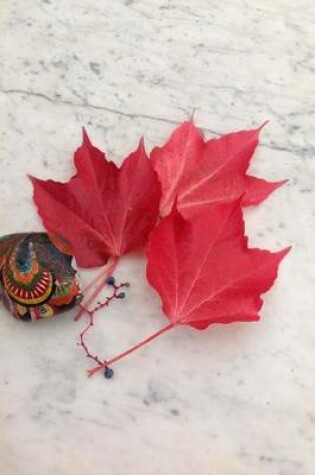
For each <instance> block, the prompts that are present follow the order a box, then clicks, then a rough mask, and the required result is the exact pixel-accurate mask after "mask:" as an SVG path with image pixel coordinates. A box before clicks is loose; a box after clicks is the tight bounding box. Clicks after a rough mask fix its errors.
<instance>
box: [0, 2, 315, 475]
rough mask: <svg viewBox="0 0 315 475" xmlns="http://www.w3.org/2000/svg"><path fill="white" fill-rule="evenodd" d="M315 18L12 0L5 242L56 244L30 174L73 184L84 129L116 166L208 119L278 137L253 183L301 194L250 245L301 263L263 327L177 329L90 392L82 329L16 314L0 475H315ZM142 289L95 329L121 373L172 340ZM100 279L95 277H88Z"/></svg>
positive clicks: (5, 335)
mask: <svg viewBox="0 0 315 475" xmlns="http://www.w3.org/2000/svg"><path fill="white" fill-rule="evenodd" d="M314 13H315V9H314V2H312V1H311V0H296V1H295V2H292V1H289V0H277V1H274V0H264V1H262V0H257V1H255V2H248V1H246V0H227V1H225V2H218V1H214V0H191V1H185V0H164V1H161V0H141V1H140V0H124V1H122V0H115V1H113V0H101V1H99V2H95V1H92V0H75V1H74V0H69V1H67V2H65V1H54V0H43V1H41V2H40V1H37V0H28V1H27V2H25V1H22V0H10V1H9V0H2V2H1V12H0V28H1V29H0V35H1V36H0V38H1V43H0V66H1V75H0V89H1V91H0V134H1V152H0V164H1V168H0V199H1V212H0V216H1V233H2V234H5V233H10V232H15V231H22V230H34V229H41V223H40V221H39V219H38V217H37V215H36V212H35V210H34V207H33V205H32V200H31V187H30V184H29V183H28V181H27V179H26V174H27V173H32V174H35V175H37V176H40V177H42V178H47V177H53V178H56V179H60V180H65V179H67V178H68V177H69V176H70V175H71V173H72V171H73V168H72V164H71V160H70V157H71V154H72V152H73V150H74V149H75V148H76V147H77V145H78V144H79V143H80V139H81V137H80V128H81V126H82V125H84V126H86V127H87V129H88V131H89V132H90V135H91V137H92V139H93V140H94V141H95V143H96V144H98V145H99V146H101V147H103V148H105V149H106V150H107V151H108V152H109V154H110V156H111V157H113V159H115V160H116V161H117V163H119V162H120V161H121V160H122V158H123V157H124V156H125V155H126V154H127V153H128V152H129V151H130V150H131V149H132V148H134V147H135V145H136V143H137V141H138V139H139V137H140V136H141V135H142V134H144V135H145V139H146V144H147V146H148V149H150V147H151V146H152V145H153V144H155V143H161V142H162V141H163V140H165V138H166V137H167V134H168V133H169V132H170V130H171V128H172V127H173V126H174V124H176V123H178V122H180V121H182V120H183V119H185V118H187V117H188V116H189V115H190V113H191V111H192V109H193V108H195V109H196V112H195V115H196V120H197V123H198V124H199V125H200V126H202V127H203V128H204V129H205V130H206V131H207V133H208V135H209V136H210V135H213V134H222V133H224V132H227V131H230V130H235V129H238V128H244V127H250V126H252V125H257V124H260V123H261V122H263V121H264V120H266V119H270V125H269V126H268V128H266V130H265V131H264V133H263V137H262V145H261V147H260V149H259V151H258V153H257V155H256V161H255V163H254V164H253V167H252V169H253V171H254V172H255V173H257V174H259V175H261V176H265V177H266V178H269V179H274V180H278V179H282V178H289V179H290V184H289V185H288V186H286V187H285V188H283V189H281V190H279V191H278V192H277V193H276V194H274V196H272V197H271V198H270V199H269V200H268V201H267V202H266V203H265V204H263V205H262V206H261V207H260V208H259V209H254V210H250V211H248V212H247V213H246V223H247V231H248V233H249V235H250V237H251V243H252V244H253V245H259V246H262V247H266V248H270V249H280V248H281V247H283V246H287V245H292V246H293V251H292V253H291V254H290V255H289V256H288V258H287V259H286V261H285V262H284V263H283V265H282V266H281V272H280V277H279V280H278V282H277V284H276V286H275V287H274V288H273V290H272V292H271V293H269V294H268V295H267V296H266V298H265V306H264V308H263V311H262V317H263V319H262V322H261V323H259V324H247V325H246V324H235V325H231V326H228V327H213V328H212V329H209V330H208V331H205V332H196V331H193V330H191V329H189V328H181V329H178V330H176V331H174V332H173V333H172V334H171V333H170V334H169V335H165V336H164V337H163V338H161V339H160V340H159V341H156V342H155V343H153V344H152V345H151V346H150V347H148V348H146V349H143V350H142V351H140V352H139V353H138V354H135V355H134V356H132V357H130V358H129V359H126V360H125V361H123V362H121V363H119V364H117V365H116V366H115V370H116V375H115V378H114V379H113V380H111V381H105V380H104V378H103V377H102V376H101V375H97V376H95V377H94V378H92V379H90V380H88V379H87V378H86V376H85V370H86V369H87V368H88V367H89V363H88V361H87V360H86V359H85V358H84V356H83V354H82V353H81V351H80V349H79V348H77V347H76V340H77V335H78V332H79V329H80V328H82V327H83V325H84V322H82V323H79V324H74V323H73V321H72V317H73V314H69V315H68V316H64V317H61V318H59V319H55V320H54V321H51V322H43V324H42V323H40V324H36V325H35V324H34V325H27V324H23V323H21V322H18V321H15V320H14V319H12V318H10V317H9V316H8V315H7V313H6V311H5V310H4V309H1V312H0V317H1V319H0V321H1V333H0V348H1V359H0V472H1V475H39V474H44V475H61V474H65V473H67V474H69V475H85V474H87V473H89V474H92V475H173V474H174V473H178V474H180V475H193V474H199V475H314V473H315V314H314V312H315V310H314V309H315V298H314V288H315V267H314V264H315V205H314V203H315V196H314V195H315V193H314V190H315V188H314V183H315V165H314V160H315V157H314V156H315V153H314V152H315V131H314V123H315V120H314V112H315V109H314V93H315V87H314V71H315V59H314V46H315V36H314ZM144 269H145V263H144V261H143V260H142V259H140V258H135V257H129V258H126V259H124V260H123V261H122V262H121V265H120V268H119V269H118V272H117V277H118V278H120V279H125V278H127V279H128V280H130V281H131V283H132V287H131V288H130V291H129V292H128V298H127V299H126V300H125V301H121V302H117V303H115V305H113V306H112V307H111V309H110V311H109V312H108V313H107V314H106V315H105V314H104V315H103V317H100V318H98V323H97V332H95V333H94V334H93V337H92V336H91V344H92V345H93V347H94V348H95V349H98V350H99V351H100V352H101V353H102V354H103V355H104V357H109V356H111V355H113V354H114V353H116V352H117V351H120V350H122V349H124V348H126V347H127V346H128V345H130V344H132V343H134V342H136V341H137V340H138V339H139V338H140V337H144V336H146V335H148V334H149V333H151V332H152V331H154V330H156V329H158V328H160V327H161V326H162V325H164V324H165V319H164V317H163V316H162V314H161V311H160V307H159V301H158V299H157V297H156V296H155V294H154V293H153V291H152V290H150V288H149V287H148V286H147V284H146V282H145V279H144ZM85 278H87V277H85Z"/></svg>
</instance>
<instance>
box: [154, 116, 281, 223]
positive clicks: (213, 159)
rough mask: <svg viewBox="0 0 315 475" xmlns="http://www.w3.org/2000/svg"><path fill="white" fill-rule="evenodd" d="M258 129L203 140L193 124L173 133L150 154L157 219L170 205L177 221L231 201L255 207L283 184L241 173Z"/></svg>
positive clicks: (181, 127)
mask: <svg viewBox="0 0 315 475" xmlns="http://www.w3.org/2000/svg"><path fill="white" fill-rule="evenodd" d="M261 128H262V127H259V128H257V129H253V130H242V131H240V132H235V133H231V134H227V135H224V136H223V137H221V138H219V139H211V140H207V141H205V140H204V137H203V134H202V132H201V131H200V130H198V129H197V128H196V127H195V125H194V122H193V120H192V119H191V120H190V121H187V122H184V123H183V124H181V125H180V126H179V127H177V128H176V129H175V131H174V132H173V133H172V135H171V136H170V138H169V139H168V141H167V142H166V143H165V145H164V146H162V147H155V148H154V149H153V150H152V152H151V160H152V164H153V168H154V169H155V170H156V171H157V173H158V176H159V180H160V182H161V186H162V199H161V204H160V214H161V215H162V216H166V215H167V214H169V213H170V211H171V209H172V207H173V205H174V202H175V200H177V207H178V209H179V211H180V212H181V213H182V214H183V216H185V217H188V216H190V215H192V214H193V213H195V212H196V210H198V209H199V208H200V207H203V206H205V205H208V204H213V203H226V202H231V201H235V199H237V198H238V197H239V196H241V195H244V196H243V200H242V204H243V205H244V206H247V205H255V204H258V203H260V202H261V201H263V200H264V199H265V198H267V196H268V195H269V194H270V193H271V192H272V191H274V190H275V189H276V188H278V187H279V186H281V185H282V184H283V183H285V181H279V182H274V183H271V182H267V181H265V180H262V179H259V178H255V177H251V176H249V175H247V174H246V171H247V169H248V167H249V163H250V159H251V158H252V156H253V154H254V151H255V149H256V147H257V145H258V140H259V132H260V130H261Z"/></svg>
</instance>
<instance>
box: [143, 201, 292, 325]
mask: <svg viewBox="0 0 315 475" xmlns="http://www.w3.org/2000/svg"><path fill="white" fill-rule="evenodd" d="M288 251H289V249H288V248H287V249H284V250H282V251H280V252H275V253H271V252H269V251H264V250H260V249H248V247H247V238H246V237H245V236H244V223H243V219H242V212H241V207H240V201H239V200H238V201H237V202H236V203H235V202H234V203H230V204H224V205H213V206H211V209H210V210H209V209H208V210H204V211H200V212H199V213H197V214H196V215H195V216H193V217H192V218H191V219H189V220H188V221H187V220H185V219H183V217H182V216H181V215H180V213H179V212H178V211H177V210H176V209H175V208H174V209H173V210H172V212H171V214H170V215H169V216H167V217H166V218H164V219H163V220H162V221H161V222H160V224H159V225H158V226H157V227H156V228H155V229H154V231H153V232H152V234H151V237H150V241H149V245H148V248H147V257H148V266H147V278H148V280H149V282H150V284H151V285H152V286H153V287H154V288H155V289H156V291H157V292H158V294H159V295H160V297H161V299H162V302H163V311H164V313H165V315H166V316H167V317H168V319H169V320H170V322H171V325H177V324H188V325H191V326H193V327H195V328H197V329H200V330H202V329H204V328H206V327H208V325H210V324H213V323H231V322H236V321H254V320H259V315H258V312H259V309H260V308H261V306H262V300H261V297H260V296H261V294H262V293H264V292H266V291H267V290H268V289H269V288H270V287H271V286H272V284H273V282H274V280H275V278H276V276H277V270H278V266H279V263H280V262H281V260H282V259H283V257H284V256H285V255H286V254H287V252H288Z"/></svg>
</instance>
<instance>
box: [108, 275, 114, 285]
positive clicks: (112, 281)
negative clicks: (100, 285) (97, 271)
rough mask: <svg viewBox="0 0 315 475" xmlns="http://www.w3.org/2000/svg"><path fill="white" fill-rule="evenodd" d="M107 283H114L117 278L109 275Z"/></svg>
mask: <svg viewBox="0 0 315 475" xmlns="http://www.w3.org/2000/svg"><path fill="white" fill-rule="evenodd" d="M106 284H107V285H114V284H115V279H114V277H113V276H112V275H111V276H110V277H108V279H107V280H106Z"/></svg>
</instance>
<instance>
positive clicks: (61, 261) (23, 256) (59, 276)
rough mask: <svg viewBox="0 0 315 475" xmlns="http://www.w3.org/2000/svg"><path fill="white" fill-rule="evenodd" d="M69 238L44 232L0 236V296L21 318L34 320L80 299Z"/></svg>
mask: <svg viewBox="0 0 315 475" xmlns="http://www.w3.org/2000/svg"><path fill="white" fill-rule="evenodd" d="M73 264H74V261H73V251H72V248H71V245H70V243H69V242H68V241H66V240H65V239H64V238H62V237H61V236H59V235H55V234H47V233H35V232H32V233H19V234H10V235H7V236H3V237H1V238H0V298H1V300H2V301H3V303H4V304H5V306H6V307H7V308H8V309H9V311H10V312H11V314H12V315H13V316H14V317H15V318H18V319H20V320H24V321H36V320H40V319H42V318H49V317H53V316H54V315H56V314H58V313H60V312H62V311H65V310H68V309H70V308H72V307H74V306H75V305H77V304H78V303H80V302H81V300H82V292H81V287H80V284H79V280H78V277H77V271H76V269H75V268H74V267H73Z"/></svg>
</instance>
